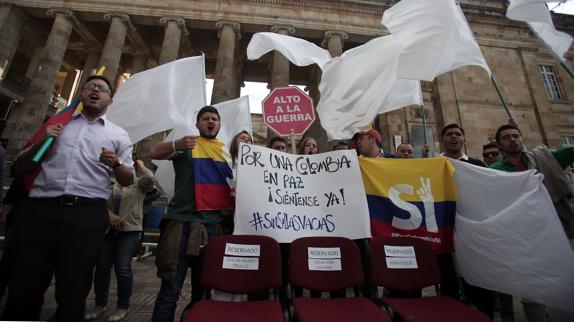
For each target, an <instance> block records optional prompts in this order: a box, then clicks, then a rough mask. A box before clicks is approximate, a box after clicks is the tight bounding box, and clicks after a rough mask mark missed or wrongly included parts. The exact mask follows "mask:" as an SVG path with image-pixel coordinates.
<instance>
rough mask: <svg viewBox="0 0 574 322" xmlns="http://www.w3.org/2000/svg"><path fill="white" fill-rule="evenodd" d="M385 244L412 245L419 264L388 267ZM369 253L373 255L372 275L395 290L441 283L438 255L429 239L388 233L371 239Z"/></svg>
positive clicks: (407, 289) (376, 283)
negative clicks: (382, 236) (396, 235)
mask: <svg viewBox="0 0 574 322" xmlns="http://www.w3.org/2000/svg"><path fill="white" fill-rule="evenodd" d="M385 245H388V246H413V247H414V250H415V256H416V260H417V266H418V268H417V269H389V268H387V262H386V256H385ZM369 255H370V259H371V276H372V281H373V283H374V284H375V285H378V286H384V287H386V288H389V289H391V290H395V291H412V290H418V289H421V288H423V287H427V286H430V285H435V284H439V283H440V281H441V279H440V271H439V268H438V265H437V262H436V256H435V254H434V253H433V251H432V249H431V247H430V245H429V243H428V242H426V241H424V240H422V239H419V238H410V237H387V238H382V239H379V240H372V241H371V247H370V249H369Z"/></svg>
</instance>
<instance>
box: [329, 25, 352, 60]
mask: <svg viewBox="0 0 574 322" xmlns="http://www.w3.org/2000/svg"><path fill="white" fill-rule="evenodd" d="M348 38H349V34H347V33H346V32H344V31H340V30H328V31H325V39H324V40H323V43H324V44H326V47H327V50H328V51H329V53H330V54H331V56H332V57H339V56H341V54H342V53H343V44H344V43H345V40H347V39H348ZM323 46H325V45H323Z"/></svg>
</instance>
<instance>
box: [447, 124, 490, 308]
mask: <svg viewBox="0 0 574 322" xmlns="http://www.w3.org/2000/svg"><path fill="white" fill-rule="evenodd" d="M441 138H442V141H443V145H444V149H445V152H444V153H442V155H443V156H445V157H448V158H451V159H456V160H459V161H462V162H466V163H470V164H474V165H476V166H481V167H486V164H485V163H484V162H482V161H480V160H478V159H474V158H471V157H469V156H468V155H466V154H465V153H464V152H463V151H462V150H463V148H464V143H465V142H466V140H465V134H464V129H463V128H462V127H460V125H458V124H456V123H452V124H448V125H447V126H445V127H444V128H443V129H442V131H441ZM437 261H438V263H439V267H440V272H441V277H442V284H441V294H443V295H445V296H449V297H452V298H456V299H460V298H461V297H462V292H461V289H460V286H459V283H458V277H457V273H456V270H455V268H454V262H453V259H452V254H451V253H443V254H438V255H437ZM461 283H462V287H463V290H464V294H465V295H466V298H467V300H468V301H469V302H470V303H472V304H473V305H474V306H476V308H477V309H479V310H480V311H481V312H483V313H484V314H486V315H488V316H489V317H490V318H491V319H492V317H493V314H494V312H493V311H494V307H493V301H494V292H493V291H491V290H487V289H484V288H481V287H478V286H474V285H470V284H468V283H467V282H466V281H465V280H464V279H462V278H461Z"/></svg>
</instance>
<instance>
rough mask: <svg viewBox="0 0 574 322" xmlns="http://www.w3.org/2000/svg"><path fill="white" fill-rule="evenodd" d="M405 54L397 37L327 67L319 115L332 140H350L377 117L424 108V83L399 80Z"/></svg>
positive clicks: (383, 39) (345, 55) (346, 54)
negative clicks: (400, 65)
mask: <svg viewBox="0 0 574 322" xmlns="http://www.w3.org/2000/svg"><path fill="white" fill-rule="evenodd" d="M402 50H403V47H402V46H401V44H400V42H399V41H398V40H397V39H396V38H395V37H393V36H386V37H379V38H375V39H373V40H371V41H369V42H367V43H366V44H364V45H362V46H359V47H355V48H353V49H351V50H347V51H346V52H344V53H343V55H342V56H341V57H336V58H335V59H333V61H332V62H331V63H329V64H327V66H325V70H324V71H323V77H322V78H321V83H320V84H319V91H320V92H321V99H320V100H319V104H318V105H317V114H319V119H320V120H321V126H322V127H323V128H324V129H325V131H326V132H327V135H328V137H329V139H331V140H335V139H349V138H351V137H352V136H353V135H354V134H355V133H357V132H359V131H360V130H361V129H362V128H364V127H365V126H367V125H369V124H371V123H372V122H373V120H374V119H375V117H376V116H377V114H381V113H385V112H389V111H392V110H395V109H398V108H401V107H403V106H407V105H411V104H415V105H421V104H422V98H421V94H420V93H421V89H420V82H419V81H415V80H407V79H397V68H398V63H399V56H400V53H401V51H402ZM365 62H368V63H365Z"/></svg>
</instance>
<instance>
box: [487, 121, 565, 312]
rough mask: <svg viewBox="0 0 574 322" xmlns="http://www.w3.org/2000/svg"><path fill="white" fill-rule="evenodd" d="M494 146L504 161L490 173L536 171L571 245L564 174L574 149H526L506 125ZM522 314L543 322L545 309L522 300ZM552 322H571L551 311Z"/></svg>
mask: <svg viewBox="0 0 574 322" xmlns="http://www.w3.org/2000/svg"><path fill="white" fill-rule="evenodd" d="M496 143H497V144H498V148H499V149H500V151H502V153H503V154H504V158H503V159H502V160H500V161H499V162H496V163H494V164H492V165H491V166H490V167H491V168H492V169H497V170H502V171H507V172H516V171H525V170H528V169H536V170H537V171H539V172H540V173H542V174H543V175H544V181H543V183H544V186H545V187H546V190H548V193H549V194H550V197H551V198H552V202H553V203H554V208H555V209H556V213H557V214H558V217H559V218H560V222H561V223H562V228H563V229H564V231H565V233H566V236H567V237H568V239H569V240H570V244H571V245H574V244H573V239H574V211H573V205H574V197H573V196H572V192H571V191H570V190H569V188H568V180H569V179H568V177H567V176H566V174H565V172H564V170H565V169H566V168H568V167H569V166H570V165H571V164H572V163H573V162H574V148H573V147H565V148H562V149H558V150H556V151H551V150H549V149H548V148H546V147H543V146H542V147H535V148H534V149H525V148H524V143H523V141H522V133H521V132H520V130H519V129H518V127H517V126H516V125H514V124H510V123H509V124H505V125H502V126H501V127H499V128H498V130H497V131H496ZM522 304H523V306H524V312H525V313H526V317H527V318H528V321H546V315H545V310H544V306H543V305H541V304H539V303H535V302H532V301H530V300H528V299H522ZM550 313H551V316H552V321H572V316H564V314H565V313H564V312H561V311H557V310H551V311H550Z"/></svg>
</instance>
